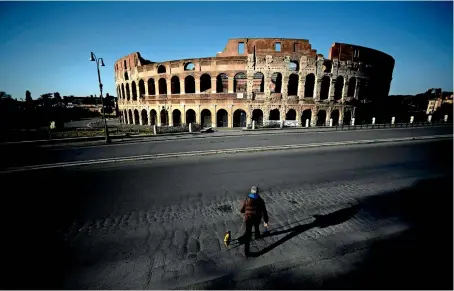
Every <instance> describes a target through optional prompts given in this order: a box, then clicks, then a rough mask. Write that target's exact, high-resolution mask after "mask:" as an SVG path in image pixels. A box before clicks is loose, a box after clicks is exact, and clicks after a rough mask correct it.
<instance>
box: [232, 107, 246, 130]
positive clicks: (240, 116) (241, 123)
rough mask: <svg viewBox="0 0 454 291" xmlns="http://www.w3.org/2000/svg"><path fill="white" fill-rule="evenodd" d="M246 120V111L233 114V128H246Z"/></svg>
mask: <svg viewBox="0 0 454 291" xmlns="http://www.w3.org/2000/svg"><path fill="white" fill-rule="evenodd" d="M246 118H247V116H246V112H245V111H244V110H242V109H237V110H235V112H233V127H246V121H247V119H246Z"/></svg>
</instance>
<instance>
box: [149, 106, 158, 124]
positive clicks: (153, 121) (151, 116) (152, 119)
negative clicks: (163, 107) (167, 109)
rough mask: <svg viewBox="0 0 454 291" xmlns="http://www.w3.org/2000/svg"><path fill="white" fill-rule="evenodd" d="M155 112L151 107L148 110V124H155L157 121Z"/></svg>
mask: <svg viewBox="0 0 454 291" xmlns="http://www.w3.org/2000/svg"><path fill="white" fill-rule="evenodd" d="M156 117H157V114H156V110H154V109H151V110H150V125H155V124H156V123H157V118H156Z"/></svg>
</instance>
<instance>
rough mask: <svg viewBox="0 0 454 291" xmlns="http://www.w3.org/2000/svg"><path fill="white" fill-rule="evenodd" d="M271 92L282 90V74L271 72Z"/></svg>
mask: <svg viewBox="0 0 454 291" xmlns="http://www.w3.org/2000/svg"><path fill="white" fill-rule="evenodd" d="M271 83H272V84H271V93H281V90H282V74H281V73H277V72H276V73H273V75H271Z"/></svg>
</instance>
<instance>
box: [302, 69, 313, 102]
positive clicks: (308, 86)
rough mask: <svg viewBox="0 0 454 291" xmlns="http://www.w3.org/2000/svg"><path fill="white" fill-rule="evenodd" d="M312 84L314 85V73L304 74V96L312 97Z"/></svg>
mask: <svg viewBox="0 0 454 291" xmlns="http://www.w3.org/2000/svg"><path fill="white" fill-rule="evenodd" d="M314 86H315V75H314V74H309V75H307V76H306V81H305V83H304V97H306V98H313V97H314Z"/></svg>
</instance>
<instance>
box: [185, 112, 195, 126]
mask: <svg viewBox="0 0 454 291" xmlns="http://www.w3.org/2000/svg"><path fill="white" fill-rule="evenodd" d="M189 123H195V111H194V110H192V109H188V110H187V111H186V124H189Z"/></svg>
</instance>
